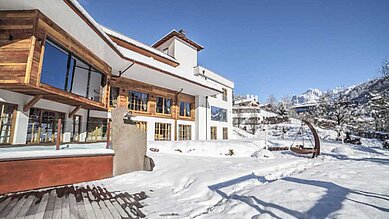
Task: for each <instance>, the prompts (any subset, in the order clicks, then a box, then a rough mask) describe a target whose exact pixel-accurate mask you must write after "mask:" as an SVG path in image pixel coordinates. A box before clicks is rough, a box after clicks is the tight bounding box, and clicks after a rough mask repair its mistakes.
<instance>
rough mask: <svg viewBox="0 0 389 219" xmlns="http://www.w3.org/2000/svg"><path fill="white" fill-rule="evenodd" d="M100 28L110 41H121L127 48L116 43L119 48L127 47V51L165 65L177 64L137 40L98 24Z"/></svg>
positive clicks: (170, 58)
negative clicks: (137, 53) (129, 50)
mask: <svg viewBox="0 0 389 219" xmlns="http://www.w3.org/2000/svg"><path fill="white" fill-rule="evenodd" d="M100 27H101V28H102V29H103V30H104V32H105V33H106V34H107V35H108V36H110V37H111V39H112V40H113V41H114V42H116V43H118V40H119V41H122V42H124V43H126V44H127V45H128V46H125V45H122V44H121V43H118V44H119V45H120V46H124V47H129V48H128V49H131V50H134V51H136V52H139V53H141V54H143V55H146V56H150V57H153V58H155V59H156V60H158V61H162V62H164V63H166V64H170V65H172V66H177V65H178V64H179V63H178V62H177V60H175V59H174V58H173V57H171V56H169V55H167V54H165V53H163V52H161V51H159V50H157V49H155V48H153V47H151V46H148V45H146V44H143V43H141V42H139V41H137V40H134V39H132V38H130V37H128V36H126V35H124V34H122V33H119V32H118V31H115V30H112V29H110V28H108V27H105V26H103V25H101V24H100Z"/></svg>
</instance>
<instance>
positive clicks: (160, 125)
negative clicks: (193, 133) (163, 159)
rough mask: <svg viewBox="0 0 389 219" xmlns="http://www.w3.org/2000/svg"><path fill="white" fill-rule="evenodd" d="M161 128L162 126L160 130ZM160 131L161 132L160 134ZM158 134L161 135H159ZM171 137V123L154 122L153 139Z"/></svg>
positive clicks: (159, 139) (162, 139)
mask: <svg viewBox="0 0 389 219" xmlns="http://www.w3.org/2000/svg"><path fill="white" fill-rule="evenodd" d="M163 126H164V127H163ZM161 128H163V129H162V131H161ZM161 132H162V134H160V133H161ZM159 135H160V136H162V137H159ZM164 135H166V136H164ZM157 136H158V137H157ZM171 139H172V124H170V123H162V122H156V123H155V129H154V141H171Z"/></svg>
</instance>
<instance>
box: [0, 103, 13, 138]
mask: <svg viewBox="0 0 389 219" xmlns="http://www.w3.org/2000/svg"><path fill="white" fill-rule="evenodd" d="M0 110H1V111H0V113H1V114H0V144H9V143H11V137H12V132H13V130H12V125H13V124H12V121H13V116H14V115H13V114H14V111H15V110H16V105H13V104H7V103H0Z"/></svg>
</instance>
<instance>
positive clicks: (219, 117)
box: [211, 106, 227, 122]
mask: <svg viewBox="0 0 389 219" xmlns="http://www.w3.org/2000/svg"><path fill="white" fill-rule="evenodd" d="M211 120H214V121H219V122H227V110H226V109H223V108H219V107H215V106H212V107H211Z"/></svg>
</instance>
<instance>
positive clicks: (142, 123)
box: [135, 121, 147, 133]
mask: <svg viewBox="0 0 389 219" xmlns="http://www.w3.org/2000/svg"><path fill="white" fill-rule="evenodd" d="M135 125H136V127H137V128H138V129H139V130H140V131H142V132H144V133H147V122H146V121H135Z"/></svg>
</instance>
